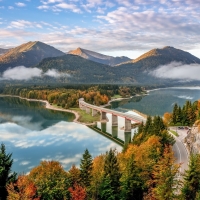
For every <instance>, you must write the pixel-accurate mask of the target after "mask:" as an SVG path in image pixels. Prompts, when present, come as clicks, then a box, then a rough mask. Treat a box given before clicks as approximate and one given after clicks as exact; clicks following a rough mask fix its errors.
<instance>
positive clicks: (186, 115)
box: [164, 100, 200, 126]
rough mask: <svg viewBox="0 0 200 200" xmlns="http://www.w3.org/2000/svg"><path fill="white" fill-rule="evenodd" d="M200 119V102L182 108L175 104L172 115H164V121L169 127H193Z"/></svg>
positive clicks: (187, 102) (187, 104)
mask: <svg viewBox="0 0 200 200" xmlns="http://www.w3.org/2000/svg"><path fill="white" fill-rule="evenodd" d="M198 119H200V100H198V101H195V102H193V103H192V102H191V101H186V103H185V104H184V105H183V106H182V107H181V106H178V105H177V103H175V104H174V108H173V112H172V113H168V112H167V113H165V114H164V121H165V123H166V124H168V125H173V126H174V125H175V126H192V125H193V124H194V122H195V121H196V120H198Z"/></svg>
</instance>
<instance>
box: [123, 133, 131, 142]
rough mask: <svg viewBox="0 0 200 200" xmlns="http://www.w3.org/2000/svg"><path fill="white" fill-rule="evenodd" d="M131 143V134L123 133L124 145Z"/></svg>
mask: <svg viewBox="0 0 200 200" xmlns="http://www.w3.org/2000/svg"><path fill="white" fill-rule="evenodd" d="M130 141H131V132H124V144H128V143H129V142H130Z"/></svg>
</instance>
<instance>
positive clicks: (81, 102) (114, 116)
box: [79, 98, 146, 132]
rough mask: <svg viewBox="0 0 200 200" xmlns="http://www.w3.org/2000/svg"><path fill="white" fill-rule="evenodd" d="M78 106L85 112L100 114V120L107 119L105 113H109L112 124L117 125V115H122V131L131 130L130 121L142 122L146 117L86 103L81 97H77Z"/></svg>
mask: <svg viewBox="0 0 200 200" xmlns="http://www.w3.org/2000/svg"><path fill="white" fill-rule="evenodd" d="M79 108H80V109H82V110H85V111H86V113H89V114H90V113H92V116H95V115H96V114H97V113H100V114H101V117H100V120H101V121H105V122H106V121H108V119H107V117H106V114H107V113H110V114H111V115H112V120H111V121H112V126H118V117H122V118H124V119H125V126H124V131H125V132H131V123H137V124H140V123H142V122H144V123H145V122H146V118H145V117H143V116H140V115H138V114H135V115H133V114H128V113H122V112H118V111H115V110H111V109H107V108H103V107H99V106H95V105H91V104H89V103H86V102H85V101H84V99H83V98H81V99H79Z"/></svg>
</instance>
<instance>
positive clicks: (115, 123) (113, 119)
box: [112, 114, 118, 126]
mask: <svg viewBox="0 0 200 200" xmlns="http://www.w3.org/2000/svg"><path fill="white" fill-rule="evenodd" d="M117 125H118V117H117V115H113V114H112V126H117Z"/></svg>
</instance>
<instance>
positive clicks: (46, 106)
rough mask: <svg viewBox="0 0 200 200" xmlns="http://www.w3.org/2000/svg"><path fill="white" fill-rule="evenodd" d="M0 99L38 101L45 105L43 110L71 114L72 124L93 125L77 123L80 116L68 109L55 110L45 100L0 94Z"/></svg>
mask: <svg viewBox="0 0 200 200" xmlns="http://www.w3.org/2000/svg"><path fill="white" fill-rule="evenodd" d="M0 97H15V98H19V99H24V100H26V101H38V102H42V103H45V108H46V109H49V110H55V111H61V112H68V113H73V114H74V115H75V119H74V120H73V122H75V123H77V124H82V125H86V126H88V125H93V124H94V122H93V123H83V122H79V121H78V119H79V117H80V115H79V114H78V112H76V111H73V110H69V109H64V108H56V107H54V106H52V105H51V104H50V103H49V102H48V101H47V100H41V99H29V98H25V97H21V96H17V95H9V94H0Z"/></svg>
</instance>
